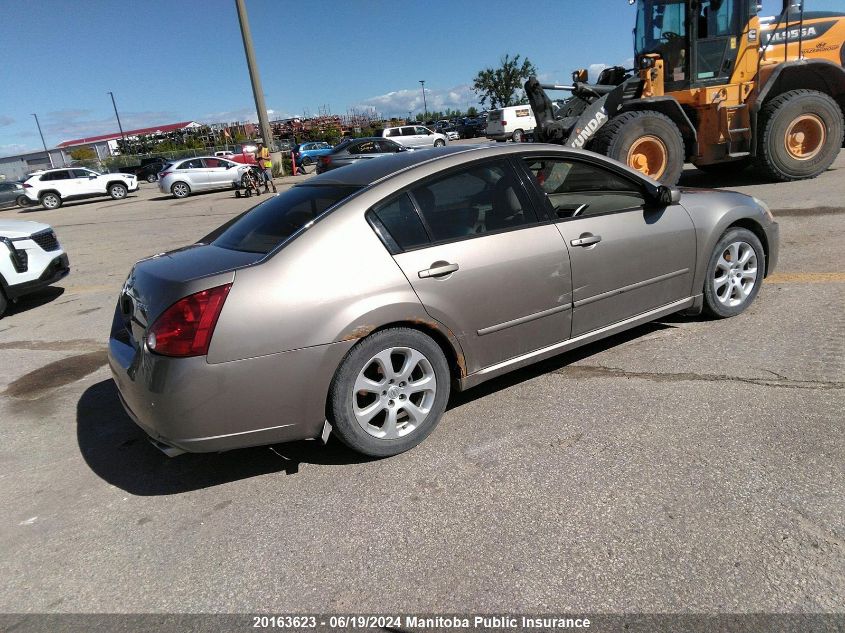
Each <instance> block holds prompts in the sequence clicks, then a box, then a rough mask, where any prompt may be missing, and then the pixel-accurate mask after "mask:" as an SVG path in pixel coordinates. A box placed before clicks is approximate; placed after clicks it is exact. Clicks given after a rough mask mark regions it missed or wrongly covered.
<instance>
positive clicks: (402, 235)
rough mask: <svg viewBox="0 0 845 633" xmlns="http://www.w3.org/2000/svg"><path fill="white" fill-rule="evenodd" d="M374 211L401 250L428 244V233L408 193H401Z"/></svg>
mask: <svg viewBox="0 0 845 633" xmlns="http://www.w3.org/2000/svg"><path fill="white" fill-rule="evenodd" d="M374 211H375V214H376V216H377V217H378V219H379V220H381V223H382V224H383V225H384V227H385V228H386V229H387V232H388V233H390V236H391V237H392V238H393V239H394V241H395V242H396V243H397V244H398V245H399V247H400V248H401V249H402V250H408V249H411V248H416V247H418V246H424V245H426V244H428V234H427V233H426V232H425V227H424V226H423V225H422V222H420V217H419V216H418V215H417V212H416V209H414V205H413V204H412V203H411V200H410V198H408V194H402V195H401V196H399V197H398V198H396V199H394V200H393V201H391V202H388V203H387V204H383V205H381V206H379V207H376V208H375V209H374Z"/></svg>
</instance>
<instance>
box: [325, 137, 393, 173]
mask: <svg viewBox="0 0 845 633" xmlns="http://www.w3.org/2000/svg"><path fill="white" fill-rule="evenodd" d="M407 151H409V149H408V148H407V147H405V146H404V145H400V144H399V143H397V142H395V141H391V140H390V139H387V138H380V137H368V138H353V139H350V140H348V141H344V142H342V143H340V144H339V145H337V146H335V147H334V149H332V151H331V152H329V153H328V154H325V155H323V156H320V157H319V160H318V162H317V173H318V174H322V173H323V172H325V171H329V170H331V169H337V168H338V167H343V166H345V165H354V164H355V163H360V162H361V161H365V160H369V159H371V158H380V157H382V156H391V155H393V154H396V153H397V152H407Z"/></svg>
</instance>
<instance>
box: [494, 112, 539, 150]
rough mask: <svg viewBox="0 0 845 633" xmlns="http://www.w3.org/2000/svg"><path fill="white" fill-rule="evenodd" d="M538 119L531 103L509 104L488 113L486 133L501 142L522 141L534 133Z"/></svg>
mask: <svg viewBox="0 0 845 633" xmlns="http://www.w3.org/2000/svg"><path fill="white" fill-rule="evenodd" d="M536 126H537V121H536V120H535V119H534V113H533V112H532V111H531V106H529V105H518V106H509V107H507V108H501V109H499V110H490V111H489V112H488V113H487V128H486V132H485V135H486V136H487V138H489V139H493V140H496V141H499V142H504V141H507V140H512V141H513V142H514V143H521V142H522V141H524V140H525V138H526V136H528V135H533V134H534V128H535V127H536Z"/></svg>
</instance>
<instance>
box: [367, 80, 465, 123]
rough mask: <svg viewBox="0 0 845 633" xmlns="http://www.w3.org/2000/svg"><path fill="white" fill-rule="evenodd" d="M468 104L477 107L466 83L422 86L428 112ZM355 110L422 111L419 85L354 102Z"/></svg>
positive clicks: (390, 113)
mask: <svg viewBox="0 0 845 633" xmlns="http://www.w3.org/2000/svg"><path fill="white" fill-rule="evenodd" d="M469 106H475V107H476V108H478V107H479V105H478V96H477V95H476V94H475V93H474V92H473V91H472V88H471V87H470V85H469V84H460V85H458V86H454V87H452V88H446V89H443V88H428V87H426V89H425V107H427V108H428V111H429V112H438V111H439V112H443V111H445V110H446V109H451V110H466V109H467V107H469ZM353 107H354V108H355V109H358V110H367V111H370V112H377V113H379V114H382V115H384V116H404V115H407V114H408V111H411V112H414V113H415V114H416V113H417V112H422V111H423V95H422V88H416V89H414V88H410V89H409V88H405V89H402V90H394V91H392V92H388V93H386V94H383V95H378V96H376V97H370V98H369V99H364V100H363V101H361V102H359V103H357V104H355V105H354V106H353Z"/></svg>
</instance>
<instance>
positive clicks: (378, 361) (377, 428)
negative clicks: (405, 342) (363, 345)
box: [352, 347, 437, 440]
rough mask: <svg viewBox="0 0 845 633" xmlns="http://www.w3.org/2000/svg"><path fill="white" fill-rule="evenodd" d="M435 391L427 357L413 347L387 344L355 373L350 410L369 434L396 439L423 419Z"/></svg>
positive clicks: (435, 381)
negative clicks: (389, 346) (388, 346)
mask: <svg viewBox="0 0 845 633" xmlns="http://www.w3.org/2000/svg"><path fill="white" fill-rule="evenodd" d="M436 394H437V378H436V376H435V374H434V368H433V367H432V364H431V361H429V359H428V358H426V356H425V355H424V354H422V353H421V352H419V351H418V350H415V349H413V348H410V347H391V348H389V349H386V350H383V351H381V352H379V353H378V354H376V355H375V356H373V357H372V358H371V359H370V360H369V361H367V362H366V363H365V364H364V367H363V368H362V369H361V371H360V372H359V373H358V376H357V378H356V379H355V384H354V386H353V388H352V411H353V413H354V414H355V419H356V420H357V421H358V424H359V425H360V426H361V428H363V429H364V430H365V431H366V432H367V433H369V434H370V435H372V436H373V437H376V438H378V439H384V440H390V439H396V438H400V437H404V436H406V435H408V434H409V433H412V432H413V431H414V430H415V429H417V428H418V427H419V426H420V425H421V424H422V423H423V421H424V420H425V419H426V416H428V414H429V413H430V411H431V408H432V406H433V405H434V399H435V395H436Z"/></svg>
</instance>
